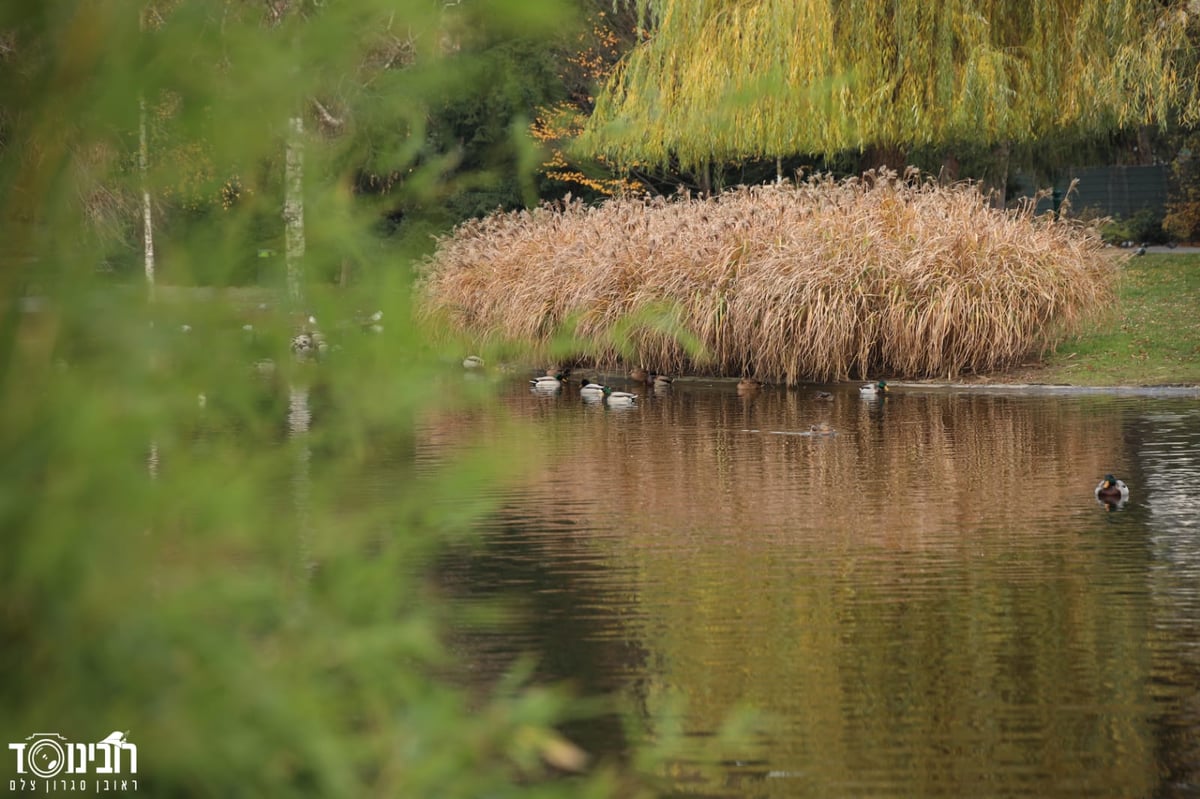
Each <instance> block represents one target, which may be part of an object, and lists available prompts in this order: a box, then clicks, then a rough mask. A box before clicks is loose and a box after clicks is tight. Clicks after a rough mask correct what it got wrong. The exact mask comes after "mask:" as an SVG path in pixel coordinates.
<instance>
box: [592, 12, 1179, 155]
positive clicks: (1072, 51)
mask: <svg viewBox="0 0 1200 799" xmlns="http://www.w3.org/2000/svg"><path fill="white" fill-rule="evenodd" d="M637 6H638V10H639V13H640V15H641V18H642V20H643V23H644V24H646V25H647V26H648V30H647V31H645V32H644V36H645V38H644V40H643V41H642V43H641V44H640V45H638V46H637V47H636V48H635V49H634V50H633V51H632V52H630V53H629V54H628V56H627V57H626V59H625V60H624V61H623V62H622V64H621V65H620V67H619V68H618V70H617V71H616V72H615V73H614V75H613V77H612V78H611V79H610V81H609V82H608V84H607V85H606V86H605V87H604V90H603V91H602V92H601V93H600V96H599V97H598V98H597V103H596V110H595V113H594V115H593V117H592V119H591V122H590V124H589V127H588V130H587V132H586V134H585V137H584V139H583V140H582V146H583V147H585V148H586V149H589V150H591V151H592V152H594V153H596V154H600V155H603V156H605V157H607V158H611V159H614V160H618V161H620V162H623V163H631V162H639V163H664V162H666V161H667V160H668V159H671V158H676V159H678V160H679V162H680V163H681V164H682V165H684V166H698V165H701V164H704V163H706V162H708V161H710V160H718V161H719V160H736V159H739V158H744V157H749V156H780V155H789V154H794V153H834V152H838V151H844V150H848V149H859V148H864V147H869V146H881V147H899V148H905V147H909V146H913V145H921V144H928V143H935V142H939V141H954V140H958V141H970V142H977V143H982V144H985V145H986V144H993V143H999V142H1023V141H1030V140H1033V139H1036V138H1038V137H1041V136H1044V135H1047V134H1049V133H1051V132H1056V131H1063V130H1067V131H1073V130H1078V131H1096V130H1104V129H1111V128H1117V127H1121V126H1125V125H1132V124H1143V123H1149V122H1161V121H1164V120H1165V119H1166V118H1167V117H1168V116H1169V115H1170V114H1171V113H1173V112H1174V110H1175V109H1178V108H1180V107H1181V106H1182V107H1183V109H1184V111H1185V113H1186V114H1187V115H1188V116H1189V117H1190V116H1194V115H1195V114H1196V112H1197V109H1196V97H1195V94H1194V84H1193V83H1192V81H1191V80H1190V77H1189V75H1187V74H1186V73H1187V67H1186V66H1185V63H1184V61H1183V59H1184V58H1186V57H1187V56H1185V53H1186V52H1187V49H1186V37H1185V35H1184V29H1185V27H1186V25H1187V17H1188V15H1187V11H1186V10H1185V7H1184V6H1183V5H1182V4H1179V3H1173V4H1171V5H1170V6H1169V7H1167V8H1164V7H1163V4H1161V3H1156V2H1152V1H1151V0H946V2H939V3H930V2H926V0H763V1H762V2H754V3H745V2H734V1H733V0H639V1H638V3H637Z"/></svg>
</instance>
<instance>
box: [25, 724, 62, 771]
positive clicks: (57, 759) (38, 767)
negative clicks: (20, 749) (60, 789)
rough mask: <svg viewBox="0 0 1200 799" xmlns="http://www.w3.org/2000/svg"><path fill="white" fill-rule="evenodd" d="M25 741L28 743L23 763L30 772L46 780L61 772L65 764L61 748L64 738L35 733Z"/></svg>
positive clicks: (49, 733) (47, 733)
mask: <svg viewBox="0 0 1200 799" xmlns="http://www.w3.org/2000/svg"><path fill="white" fill-rule="evenodd" d="M25 740H26V741H29V743H28V744H27V745H26V749H25V762H26V764H27V765H28V766H29V770H30V771H32V772H33V773H34V774H36V775H37V776H39V777H41V778H42V779H46V780H48V779H50V778H52V777H54V776H57V774H58V772H60V771H62V769H63V766H65V765H66V763H67V753H66V750H65V749H64V748H63V742H64V741H66V740H67V739H66V738H64V737H63V736H61V735H59V734H58V733H56V732H36V733H34V734H33V735H30V736H29V737H28V738H26V739H25ZM66 745H67V746H70V744H66Z"/></svg>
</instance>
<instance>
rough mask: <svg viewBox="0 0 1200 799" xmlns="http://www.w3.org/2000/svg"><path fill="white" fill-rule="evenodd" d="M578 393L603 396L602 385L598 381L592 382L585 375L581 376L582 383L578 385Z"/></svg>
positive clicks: (587, 395)
mask: <svg viewBox="0 0 1200 799" xmlns="http://www.w3.org/2000/svg"><path fill="white" fill-rule="evenodd" d="M579 393H580V394H581V395H582V396H585V397H603V396H604V386H603V385H601V384H600V383H593V382H592V381H591V380H588V379H587V378H586V377H585V378H583V385H581V386H580V387H579Z"/></svg>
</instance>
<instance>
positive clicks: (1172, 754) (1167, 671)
mask: <svg viewBox="0 0 1200 799" xmlns="http://www.w3.org/2000/svg"><path fill="white" fill-rule="evenodd" d="M1134 433H1135V435H1136V436H1137V438H1138V448H1137V462H1138V466H1139V467H1140V470H1141V472H1142V480H1141V485H1142V486H1143V496H1142V497H1141V499H1140V502H1141V503H1142V504H1143V505H1144V506H1145V517H1146V524H1147V526H1148V528H1149V530H1150V548H1151V553H1152V557H1153V560H1154V564H1155V568H1154V569H1153V570H1152V571H1151V572H1150V588H1151V591H1152V593H1153V595H1154V608H1155V615H1154V620H1153V625H1154V630H1155V633H1156V634H1158V635H1159V636H1160V637H1161V638H1163V639H1164V640H1165V641H1166V642H1169V644H1168V645H1166V646H1162V647H1159V648H1156V650H1155V655H1156V658H1155V662H1154V672H1155V681H1154V685H1155V687H1156V691H1157V693H1158V694H1159V696H1158V697H1156V698H1159V699H1160V700H1168V701H1169V700H1171V699H1175V698H1177V697H1180V696H1189V697H1191V699H1190V701H1187V702H1173V703H1171V704H1170V707H1171V708H1173V709H1172V710H1170V711H1169V712H1166V713H1164V715H1163V717H1162V718H1161V719H1160V722H1159V724H1158V729H1157V738H1158V746H1159V753H1158V759H1159V761H1160V762H1162V763H1163V764H1164V765H1165V766H1166V771H1167V773H1166V774H1164V776H1163V780H1162V786H1163V787H1162V789H1161V791H1160V795H1162V796H1186V795H1188V791H1189V790H1191V787H1190V786H1195V785H1196V784H1197V783H1198V782H1200V743H1197V736H1196V729H1197V728H1200V697H1198V696H1197V692H1196V686H1197V685H1200V654H1198V653H1200V622H1198V621H1197V620H1200V592H1198V591H1197V588H1196V586H1197V585H1200V503H1198V502H1197V499H1196V494H1195V491H1196V489H1195V486H1196V485H1198V484H1200V456H1198V454H1197V453H1200V413H1198V412H1197V410H1196V405H1195V403H1194V402H1181V403H1178V404H1173V405H1169V406H1168V405H1164V404H1162V403H1159V404H1158V405H1157V406H1156V408H1155V409H1154V410H1153V411H1150V412H1147V413H1145V414H1144V416H1142V418H1140V419H1139V420H1138V424H1137V425H1135V427H1134Z"/></svg>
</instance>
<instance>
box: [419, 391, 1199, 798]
mask: <svg viewBox="0 0 1200 799" xmlns="http://www.w3.org/2000/svg"><path fill="white" fill-rule="evenodd" d="M637 390H638V391H639V393H640V394H641V395H642V397H641V399H640V401H639V403H638V405H636V406H635V407H633V408H628V409H619V408H610V407H606V406H605V405H603V404H592V403H587V402H584V401H581V398H580V396H579V392H578V387H577V385H576V386H568V387H567V388H566V389H564V390H563V391H562V392H561V393H559V394H551V395H543V394H539V393H536V392H531V391H530V390H529V386H528V385H526V384H524V382H523V381H516V380H515V381H513V382H512V383H511V384H505V385H504V386H503V387H502V388H500V389H499V390H498V391H497V392H496V396H495V398H494V402H493V403H492V404H491V405H489V406H488V407H487V408H485V409H483V410H473V411H470V412H467V411H461V410H459V411H446V412H443V413H439V414H436V415H434V416H431V417H428V418H426V419H425V420H424V421H423V422H422V423H421V424H420V425H419V427H418V435H417V443H416V452H417V460H418V464H419V466H420V467H421V468H432V467H434V466H435V465H437V464H441V463H445V462H447V460H448V459H450V458H452V457H454V456H456V455H457V454H460V453H462V452H465V451H469V450H472V449H474V448H479V447H486V448H488V449H490V450H494V451H501V452H506V451H511V452H513V453H521V457H525V456H527V455H528V453H529V452H530V451H531V450H535V451H536V452H538V457H537V459H536V465H535V466H534V467H532V468H527V469H525V470H523V471H522V472H521V473H520V475H519V476H514V478H513V479H512V480H511V481H510V482H509V483H508V484H507V485H506V486H505V487H503V488H501V489H498V493H497V495H496V496H495V497H492V498H491V499H493V500H495V501H496V502H497V503H498V510H497V511H496V512H495V513H493V514H491V515H490V516H489V517H488V519H487V521H486V522H484V523H483V524H481V525H480V528H479V533H480V536H481V537H482V543H483V545H482V548H481V549H480V550H476V551H472V552H471V553H469V554H463V555H462V556H455V557H449V558H447V559H446V562H445V566H444V572H445V579H446V581H447V583H448V584H450V585H452V586H456V588H457V590H459V591H461V592H462V593H463V594H465V595H469V596H476V597H484V596H487V597H493V598H500V599H502V600H504V602H505V603H506V606H507V607H509V608H510V609H511V611H512V613H511V620H510V622H509V624H508V625H507V626H506V628H505V629H504V630H503V631H502V632H500V633H491V634H482V633H479V632H477V631H476V632H471V631H464V633H463V636H462V640H461V641H460V642H459V645H460V646H461V647H462V651H463V652H464V653H466V656H467V657H469V658H470V659H471V661H472V663H473V664H474V665H473V668H474V670H475V673H476V675H477V678H478V679H479V680H480V681H481V683H485V682H487V681H488V680H490V679H492V678H494V677H495V676H496V675H497V674H499V673H501V672H502V671H503V670H504V669H506V668H508V667H509V666H511V665H512V664H513V663H514V662H516V661H517V660H518V659H519V658H520V657H522V656H529V655H532V657H534V658H535V660H536V663H537V666H536V669H537V672H538V674H539V675H540V676H542V677H544V678H548V679H561V680H567V681H569V682H570V684H571V685H572V686H573V687H574V688H575V690H577V691H579V692H581V693H584V694H599V695H602V696H606V697H609V698H610V699H611V701H612V704H613V707H614V708H616V707H623V708H633V709H634V712H635V713H636V714H637V715H639V716H640V717H641V719H642V726H639V727H633V728H630V727H628V726H625V727H622V726H621V725H620V724H619V723H617V721H616V719H615V716H602V717H600V718H595V719H591V720H587V721H583V722H580V723H578V724H576V725H573V726H572V728H571V729H570V730H569V733H570V735H571V736H572V737H573V738H574V739H575V740H577V741H578V742H579V743H581V744H582V745H583V746H584V747H585V748H587V749H589V750H590V751H592V752H593V753H595V754H598V755H600V756H614V755H616V756H619V755H621V754H622V753H624V752H625V750H626V749H627V748H628V747H629V746H631V745H632V744H633V743H635V742H644V741H645V740H657V741H659V742H661V741H662V739H663V738H664V737H665V736H667V735H668V733H669V730H670V729H672V728H676V727H677V728H678V731H679V733H680V735H681V739H680V740H681V742H682V743H681V744H680V746H679V747H678V748H677V749H676V753H675V755H674V756H673V757H672V758H670V759H668V761H667V762H665V763H664V764H663V765H662V766H661V767H660V770H661V777H662V780H663V782H662V785H663V790H664V793H669V794H671V793H673V794H678V795H685V794H686V795H702V796H747V797H755V796H780V797H783V796H788V797H791V796H813V797H827V796H850V795H854V796H969V795H989V796H1007V795H1027V796H1040V797H1049V796H1062V797H1079V796H1121V797H1131V796H1165V797H1174V796H1196V795H1200V499H1198V498H1197V490H1198V488H1200V400H1198V399H1197V397H1196V395H1195V394H1194V393H1193V394H1190V395H1188V394H1186V393H1181V394H1171V393H1169V392H1167V393H1160V394H1140V393H1124V394H1121V393H1106V392H1086V393H1085V392H1062V393H1053V392H1037V391H1014V390H1000V389H981V388H972V389H969V390H967V389H962V390H948V389H940V388H934V387H922V386H916V385H910V386H896V387H894V390H893V392H892V393H891V394H890V395H888V396H886V397H884V398H880V399H867V398H863V397H861V396H860V395H859V393H858V391H857V387H856V386H853V385H841V386H802V387H799V388H794V389H790V390H785V389H782V388H774V387H764V388H762V389H761V390H759V391H757V392H755V393H754V394H753V395H752V396H740V395H739V394H738V392H737V391H736V390H735V387H734V384H733V383H731V382H720V381H704V380H680V381H677V382H676V383H675V384H674V386H673V387H672V388H671V389H670V390H668V391H666V392H665V393H662V394H656V393H655V392H654V391H653V390H650V389H647V388H645V387H641V388H639V389H637ZM818 391H828V392H830V393H831V394H832V395H833V396H832V398H831V399H830V398H824V397H821V396H820V395H819V394H818ZM513 419H515V420H517V421H518V422H519V423H518V424H515V425H514V424H512V423H511V421H512V420H513ZM821 424H827V425H829V426H830V427H831V428H832V429H833V430H834V431H836V432H835V434H832V435H816V436H814V435H810V434H807V433H808V431H809V430H810V427H811V426H812V425H821ZM1110 472H1111V473H1114V474H1116V475H1117V476H1118V477H1121V478H1122V479H1124V480H1125V481H1126V483H1128V484H1129V486H1130V490H1131V496H1130V499H1129V501H1128V503H1127V504H1125V505H1124V506H1123V507H1121V508H1116V509H1110V508H1108V507H1106V506H1104V505H1102V504H1100V503H1098V502H1097V501H1096V499H1095V497H1094V496H1093V488H1094V486H1095V485H1096V484H1097V482H1098V481H1099V480H1100V479H1101V478H1102V477H1103V476H1104V475H1105V474H1106V473H1110ZM746 710H749V711H754V712H755V713H756V714H757V715H756V717H755V720H754V722H753V724H752V725H751V727H750V730H751V731H750V732H749V733H747V734H744V735H729V736H721V735H719V734H718V733H719V730H720V728H721V725H722V722H723V721H724V720H726V719H727V718H730V717H731V716H736V715H737V714H738V713H739V712H742V711H746Z"/></svg>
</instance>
